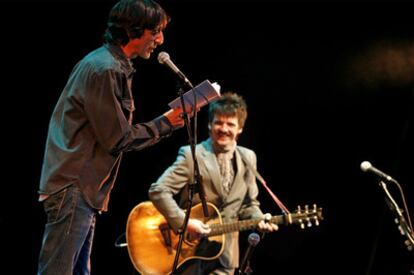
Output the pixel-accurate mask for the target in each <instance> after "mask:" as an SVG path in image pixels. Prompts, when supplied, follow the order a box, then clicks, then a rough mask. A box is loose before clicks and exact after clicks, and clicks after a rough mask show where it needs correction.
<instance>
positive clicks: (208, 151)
mask: <svg viewBox="0 0 414 275" xmlns="http://www.w3.org/2000/svg"><path fill="white" fill-rule="evenodd" d="M203 148H204V150H203V152H202V154H201V157H202V158H203V160H202V161H201V162H200V163H203V164H204V165H205V167H206V170H207V172H208V173H209V175H210V178H211V181H212V183H213V185H214V186H215V188H216V190H217V191H218V192H219V193H220V194H222V193H223V192H224V190H223V186H222V184H221V177H220V168H219V165H218V163H217V158H216V155H215V154H214V151H213V148H212V146H211V143H210V142H208V140H207V141H204V142H203Z"/></svg>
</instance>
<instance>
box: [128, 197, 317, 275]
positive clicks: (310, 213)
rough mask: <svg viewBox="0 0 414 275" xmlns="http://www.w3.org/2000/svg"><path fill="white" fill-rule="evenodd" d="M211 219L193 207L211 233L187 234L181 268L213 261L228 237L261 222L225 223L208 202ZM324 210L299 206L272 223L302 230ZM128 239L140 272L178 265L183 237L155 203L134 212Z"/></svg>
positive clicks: (167, 270) (153, 274) (195, 216)
mask: <svg viewBox="0 0 414 275" xmlns="http://www.w3.org/2000/svg"><path fill="white" fill-rule="evenodd" d="M207 207H208V212H209V213H210V216H209V217H207V218H206V217H204V214H203V208H202V205H201V204H197V205H195V206H194V207H192V208H191V213H190V218H192V219H198V220H201V221H203V222H204V223H206V224H208V225H209V226H210V228H211V232H210V233H209V234H208V235H207V236H204V237H203V238H201V239H190V237H189V236H190V235H189V234H186V235H185V236H184V240H183V243H182V247H181V252H180V255H179V259H178V265H177V267H180V266H181V265H182V264H183V263H185V262H186V261H189V260H191V259H203V260H213V259H216V258H217V257H219V256H220V255H221V253H222V252H223V249H224V242H225V238H224V234H225V233H230V232H236V231H244V230H251V229H255V228H256V226H257V224H258V223H259V222H260V221H261V219H251V220H241V221H236V222H231V223H223V222H222V218H221V215H220V212H219V211H218V209H217V208H216V207H215V206H214V205H213V204H211V203H207ZM322 219H323V218H322V209H321V208H317V207H316V205H314V206H313V208H312V209H309V208H308V207H307V206H305V207H304V208H303V209H302V208H301V207H298V209H297V210H296V211H295V213H291V214H285V215H279V216H273V217H272V218H271V220H270V222H272V223H274V224H277V225H291V224H299V225H300V226H301V228H305V227H306V226H308V227H310V226H312V224H315V225H319V220H322ZM126 240H127V244H128V253H129V256H130V258H131V261H132V263H133V265H134V267H135V268H136V270H137V271H138V272H140V273H141V274H148V275H161V274H169V273H171V271H172V267H173V264H174V259H175V254H176V248H177V247H178V241H179V235H178V234H175V233H174V231H173V230H172V229H171V228H170V227H169V225H168V223H167V221H166V220H165V218H164V216H163V215H162V214H161V213H160V212H158V210H157V209H156V208H155V207H154V205H153V204H152V202H150V201H145V202H142V203H140V204H138V205H137V206H135V207H134V209H133V210H132V211H131V213H130V214H129V216H128V221H127V229H126Z"/></svg>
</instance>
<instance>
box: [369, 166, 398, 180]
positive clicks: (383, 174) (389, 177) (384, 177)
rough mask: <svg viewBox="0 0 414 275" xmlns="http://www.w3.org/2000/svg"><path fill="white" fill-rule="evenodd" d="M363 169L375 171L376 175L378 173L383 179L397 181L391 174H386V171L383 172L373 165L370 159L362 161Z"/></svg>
mask: <svg viewBox="0 0 414 275" xmlns="http://www.w3.org/2000/svg"><path fill="white" fill-rule="evenodd" d="M361 170H362V171H364V172H370V173H374V174H375V175H377V176H378V177H380V178H381V179H385V180H386V181H389V182H397V181H396V180H395V179H393V178H392V177H391V176H389V175H387V174H385V173H384V172H382V171H380V170H378V169H377V168H375V167H374V166H372V164H371V163H370V162H369V161H363V162H361Z"/></svg>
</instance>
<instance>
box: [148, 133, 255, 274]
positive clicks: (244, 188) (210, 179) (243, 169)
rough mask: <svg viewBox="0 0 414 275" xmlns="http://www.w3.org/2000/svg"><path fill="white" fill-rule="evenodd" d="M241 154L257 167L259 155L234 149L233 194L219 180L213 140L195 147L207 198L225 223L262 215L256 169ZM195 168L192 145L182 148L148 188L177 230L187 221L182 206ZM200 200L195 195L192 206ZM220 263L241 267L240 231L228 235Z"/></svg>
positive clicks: (246, 150) (247, 150) (152, 197)
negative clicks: (248, 165)
mask: <svg viewBox="0 0 414 275" xmlns="http://www.w3.org/2000/svg"><path fill="white" fill-rule="evenodd" d="M240 153H242V154H243V155H244V156H245V158H246V159H247V160H248V161H249V162H250V163H251V164H252V165H253V167H255V168H256V154H255V153H254V152H253V151H252V150H250V149H247V148H244V147H241V146H237V149H236V150H235V158H236V159H235V161H236V171H235V177H234V182H233V185H232V187H231V190H230V194H229V195H227V194H226V193H225V192H224V190H223V187H222V184H221V181H220V169H219V166H218V163H217V159H216V156H215V154H214V152H213V148H212V144H211V140H210V139H208V140H206V141H204V142H202V143H200V144H198V145H197V147H196V156H197V160H198V165H199V170H200V174H201V176H202V185H203V188H204V190H205V194H206V197H207V201H209V202H211V203H213V204H214V205H215V206H216V207H217V208H218V209H219V211H220V212H221V215H222V218H223V222H229V221H234V220H238V219H251V218H260V217H262V215H263V213H262V212H261V210H260V208H259V202H258V201H257V195H258V187H257V183H256V178H255V176H254V174H253V172H251V171H250V170H249V169H248V168H247V166H246V165H245V164H244V162H243V160H242V157H241V156H240ZM193 170H194V169H193V160H192V156H191V151H190V147H189V146H184V147H181V148H180V149H179V153H178V156H177V159H176V160H175V162H174V163H173V164H172V165H171V166H170V167H169V168H168V169H167V170H166V171H165V172H164V173H163V174H162V175H161V177H160V178H159V179H158V180H157V182H155V183H153V184H152V185H151V187H150V189H149V197H150V199H151V201H152V202H153V204H154V206H155V207H156V208H157V209H158V211H160V213H161V214H163V215H164V216H165V218H166V220H167V221H168V223H169V224H170V226H171V227H172V228H173V229H174V230H176V231H177V230H178V229H179V228H180V227H181V226H182V224H183V222H184V217H185V212H184V210H183V209H185V208H186V204H187V200H188V183H189V182H191V181H192V180H193V174H194V173H193V172H194V171H193ZM177 201H178V202H177ZM199 202H200V198H199V196H198V194H196V195H195V196H194V198H193V206H194V205H196V204H197V203H199ZM220 262H221V263H222V265H223V266H224V267H228V268H236V267H238V264H239V242H238V232H234V233H230V234H226V240H225V246H224V252H223V254H222V255H221V256H220Z"/></svg>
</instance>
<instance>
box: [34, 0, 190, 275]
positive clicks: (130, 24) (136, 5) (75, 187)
mask: <svg viewBox="0 0 414 275" xmlns="http://www.w3.org/2000/svg"><path fill="white" fill-rule="evenodd" d="M168 21H169V17H168V15H167V14H166V12H165V11H164V10H163V8H162V7H161V6H160V5H159V4H157V3H156V2H154V1H152V0H121V1H120V2H118V3H117V4H115V6H114V7H113V8H112V10H111V12H110V14H109V19H108V26H107V29H106V32H105V36H104V38H105V43H104V45H103V46H102V47H100V48H98V49H96V50H94V51H92V52H91V53H89V54H88V55H87V56H85V57H84V58H83V59H82V60H81V61H80V62H79V63H78V64H77V65H76V66H75V67H74V69H73V70H72V72H71V74H70V76H69V79H68V82H67V84H66V86H65V88H64V89H63V92H62V94H61V96H60V98H59V100H58V102H57V104H56V107H55V109H54V111H53V114H52V117H51V120H50V124H49V131H48V137H47V141H46V149H45V155H44V161H43V166H42V173H41V180H40V189H39V194H40V196H39V200H40V201H42V202H43V205H44V210H45V212H46V214H47V223H46V226H45V230H44V235H43V243H42V248H41V251H40V257H39V266H38V273H39V274H53V275H56V274H59V275H64V274H89V273H90V254H91V249H92V242H93V235H94V230H95V220H96V214H97V213H98V212H100V211H106V210H107V207H108V201H109V196H110V192H111V190H112V188H113V186H114V182H115V179H116V176H117V172H118V168H119V165H120V162H121V159H122V155H123V152H127V151H132V150H141V149H143V148H145V147H148V146H150V145H153V144H155V143H157V142H158V141H160V140H161V139H162V138H163V137H166V136H169V135H170V134H171V133H172V131H173V130H175V129H177V128H180V127H182V126H183V125H184V122H183V120H182V118H181V116H180V114H181V110H179V109H176V110H170V111H168V112H166V113H164V114H163V115H161V116H160V117H158V118H156V119H154V120H152V121H150V122H147V123H140V124H135V125H133V124H132V113H133V111H134V100H133V97H132V93H131V81H132V76H133V74H134V68H133V66H132V63H131V59H134V58H136V57H141V58H144V59H148V58H149V57H150V56H151V53H152V52H153V51H154V50H155V49H156V48H157V47H158V46H159V45H161V44H162V43H163V42H164V35H163V31H164V29H165V27H166V25H167V23H168Z"/></svg>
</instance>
